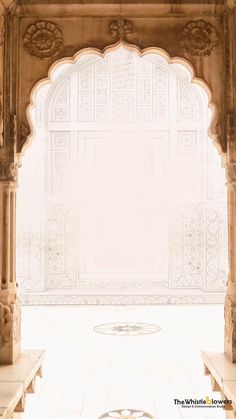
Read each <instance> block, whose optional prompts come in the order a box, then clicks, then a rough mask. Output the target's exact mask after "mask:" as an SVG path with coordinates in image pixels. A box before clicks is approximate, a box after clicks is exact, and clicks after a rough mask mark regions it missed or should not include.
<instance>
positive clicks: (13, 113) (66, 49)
mask: <svg viewBox="0 0 236 419" xmlns="http://www.w3.org/2000/svg"><path fill="white" fill-rule="evenodd" d="M21 3H22V2H20V1H19V4H18V5H17V6H13V7H12V8H11V10H8V11H7V12H6V13H5V15H3V16H2V17H1V19H0V48H1V53H2V54H3V53H4V47H5V53H4V57H5V59H4V60H3V63H4V68H2V72H1V79H0V157H1V165H0V179H1V180H9V181H12V182H15V181H16V180H17V172H18V165H19V158H20V160H21V156H22V155H23V154H24V150H25V148H26V147H27V145H28V144H29V141H30V138H31V137H32V136H33V132H32V129H33V127H32V126H30V119H29V117H28V109H29V107H30V106H29V105H30V103H32V102H33V101H34V93H35V92H36V91H37V87H38V86H39V85H40V84H41V83H42V81H43V80H45V82H47V80H48V77H50V76H51V72H50V69H52V68H54V69H55V68H56V66H57V64H60V63H61V62H63V61H64V60H69V61H70V60H71V59H70V58H68V57H73V56H74V55H75V54H77V53H78V51H83V52H84V53H86V49H87V48H89V47H90V48H95V49H97V50H100V51H103V50H104V49H105V48H106V47H107V46H108V45H112V44H117V43H119V42H121V41H122V42H125V43H126V44H131V45H135V46H137V47H138V48H139V49H140V51H143V50H145V49H146V48H151V47H155V48H159V49H160V50H163V51H166V53H167V54H168V55H169V56H170V57H172V58H174V57H181V61H182V63H184V61H186V63H189V66H190V67H192V70H193V73H194V75H195V79H198V81H199V83H201V82H204V83H203V84H204V85H205V86H209V97H210V99H209V102H211V103H212V108H213V119H212V121H211V127H210V136H211V137H212V139H213V141H214V143H215V144H216V146H217V148H218V150H219V151H220V152H221V153H222V155H225V153H226V152H227V141H228V142H229V141H231V156H232V161H231V160H230V161H228V172H227V173H228V177H229V178H230V181H231V178H234V177H236V176H235V172H236V171H235V169H234V167H235V166H234V154H235V152H234V145H232V143H233V141H232V137H233V136H234V133H235V132H234V131H235V116H234V100H235V99H234V98H233V97H232V96H233V94H232V84H231V80H232V79H233V75H232V68H231V67H232V60H231V50H230V42H229V38H230V22H231V20H232V15H233V11H232V10H229V8H228V7H227V8H225V7H226V6H225V5H223V4H220V2H217V4H214V5H209V4H205V5H203V4H202V5H200V7H199V8H196V7H194V5H189V4H188V5H180V6H179V9H176V11H174V10H171V8H170V9H168V11H167V12H166V13H161V12H158V10H157V8H158V7H159V8H160V5H158V4H157V8H156V9H155V8H154V9H155V10H151V9H150V8H148V7H147V8H146V9H145V7H143V8H142V9H140V10H139V13H138V17H137V13H136V9H135V8H136V6H135V5H134V7H133V8H132V7H130V8H127V11H126V12H125V11H124V12H122V15H121V16H117V10H118V9H117V7H115V5H113V6H112V7H111V9H110V11H109V12H106V13H105V14H104V13H103V12H104V10H105V9H104V10H103V12H101V10H102V9H99V7H97V5H95V6H94V10H93V13H91V11H90V9H89V7H88V8H87V9H86V8H85V9H84V10H83V12H81V10H82V9H80V8H76V7H77V6H76V5H74V6H73V8H69V7H67V6H65V7H63V9H64V15H63V16H62V15H61V13H60V12H59V10H58V8H55V9H53V8H50V7H49V6H47V5H46V4H39V5H38V6H37V8H36V7H35V6H34V5H32V4H30V1H26V2H24V3H25V4H24V5H23V6H21ZM144 3H145V2H144ZM192 6H193V7H192ZM191 7H192V9H191ZM72 9H73V11H72ZM124 10H125V8H124ZM180 12H181V16H180ZM158 13H159V15H158ZM160 14H162V16H160ZM114 16H115V17H114ZM83 52H82V53H83ZM176 60H177V59H176ZM190 63H191V64H190ZM3 73H5V76H4V77H2V74H3ZM230 87H231V88H230ZM213 104H214V105H213ZM230 139H231V140H230ZM231 163H232V164H231Z"/></svg>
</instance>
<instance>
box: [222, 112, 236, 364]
mask: <svg viewBox="0 0 236 419" xmlns="http://www.w3.org/2000/svg"><path fill="white" fill-rule="evenodd" d="M227 122H228V123H227V137H228V138H227V143H228V151H227V155H226V162H225V167H226V177H227V189H228V191H227V193H228V248H229V250H228V254H229V257H228V260H229V276H228V283H227V291H226V297H225V307H224V316H225V353H226V355H227V356H228V357H229V359H230V361H231V362H236V114H234V113H230V114H229V115H228V121H227Z"/></svg>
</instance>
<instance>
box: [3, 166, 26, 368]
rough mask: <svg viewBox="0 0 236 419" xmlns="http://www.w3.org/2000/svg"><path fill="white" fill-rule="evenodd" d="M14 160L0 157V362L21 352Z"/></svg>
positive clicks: (9, 359) (10, 360)
mask: <svg viewBox="0 0 236 419" xmlns="http://www.w3.org/2000/svg"><path fill="white" fill-rule="evenodd" d="M16 188H17V163H16V162H15V161H14V160H1V161H0V364H12V363H14V361H15V360H16V358H17V357H18V356H19V354H20V324H21V321H20V304H19V300H18V297H17V286H16V272H15V246H16V241H15V231H16V223H15V218H16Z"/></svg>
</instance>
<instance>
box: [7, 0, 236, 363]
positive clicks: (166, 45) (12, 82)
mask: <svg viewBox="0 0 236 419" xmlns="http://www.w3.org/2000/svg"><path fill="white" fill-rule="evenodd" d="M6 3H7V1H5V2H4V4H5V6H6ZM23 3H24V4H23ZM31 3H32V2H30V0H25V1H22V2H18V3H17V5H15V4H14V5H13V7H12V8H11V9H8V10H7V11H6V9H4V7H5V6H4V7H3V13H4V19H2V20H1V32H0V35H1V37H0V44H1V45H4V47H5V55H4V60H2V63H1V74H0V76H1V77H0V89H1V95H2V100H1V102H3V105H2V106H1V110H0V111H1V112H0V114H1V124H0V134H1V141H0V144H1V148H0V162H1V163H0V168H1V171H0V181H1V182H0V186H1V208H0V215H1V225H0V248H1V252H2V253H1V255H2V260H1V264H0V269H1V271H0V275H1V294H0V301H1V306H0V307H1V311H0V313H1V314H0V317H1V324H2V325H3V327H2V333H1V345H0V362H7V363H13V362H14V361H15V360H16V358H17V356H18V355H19V353H20V310H19V302H18V298H17V287H16V278H15V191H16V187H17V173H18V164H19V161H20V160H21V156H22V154H23V152H22V150H23V149H24V147H25V144H26V143H27V141H28V138H29V131H30V128H29V124H28V120H27V117H26V109H27V105H28V102H29V97H30V92H32V89H33V86H35V83H36V82H37V81H39V80H43V79H44V78H45V82H47V74H48V71H49V69H50V68H52V65H53V63H55V62H56V63H60V62H61V60H62V59H65V57H68V56H70V57H71V56H73V55H74V54H75V53H76V51H78V50H79V51H82V50H83V51H84V52H86V50H84V48H86V47H87V46H88V45H93V46H94V48H97V49H98V50H100V51H101V50H103V48H104V47H105V45H109V44H110V43H111V37H112V38H113V39H115V40H117V41H119V40H122V41H127V40H129V41H130V42H131V43H133V44H136V45H139V46H140V47H141V48H148V47H150V46H151V45H156V46H158V47H159V48H160V49H159V51H160V52H161V51H163V50H166V51H167V52H168V54H169V55H170V56H172V57H175V56H180V57H183V60H186V61H189V62H191V63H192V66H193V68H194V69H195V72H196V79H198V81H199V83H202V82H201V80H205V82H206V83H207V85H208V86H211V90H212V102H213V103H214V104H215V106H216V108H217V113H216V112H215V114H214V115H215V118H214V121H213V122H212V129H211V137H212V138H214V141H215V143H216V145H217V146H218V148H219V150H220V151H221V153H222V157H223V163H224V165H225V166H226V169H227V178H228V224H229V228H228V232H229V271H230V272H229V280H228V291H227V298H226V303H225V308H226V309H225V324H226V328H225V352H226V354H227V356H228V357H229V359H230V361H231V362H235V361H236V348H235V347H236V345H235V341H236V338H235V333H236V327H235V310H236V308H235V307H236V286H235V284H236V275H235V246H236V224H235V219H236V217H235V209H236V198H235V184H236V170H235V167H236V148H235V125H236V124H235V110H236V97H235V94H234V92H235V80H236V78H235V60H236V56H235V51H236V48H235V38H234V37H233V36H232V33H233V32H234V25H235V19H236V17H235V4H234V3H235V2H234V1H228V2H227V4H226V3H225V2H224V3H223V2H222V1H219V2H213V1H211V0H209V2H207V3H206V2H204V3H202V4H198V5H196V4H194V3H192V4H175V5H174V7H173V4H171V3H166V4H161V5H160V4H158V3H157V4H155V5H153V4H152V5H151V6H150V5H149V4H148V1H145V2H143V4H138V5H137V4H135V6H133V5H132V4H129V5H127V4H126V2H122V8H121V9H122V12H121V14H122V16H125V15H126V16H128V18H127V19H124V18H123V17H122V18H121V19H114V17H113V16H114V15H116V14H117V12H118V10H119V13H120V10H121V9H119V8H118V9H117V4H115V3H117V2H114V4H111V8H110V9H109V10H107V8H106V5H105V4H99V5H98V3H99V2H98V1H95V3H96V5H95V6H94V8H93V10H92V12H91V7H90V6H91V5H89V4H87V2H86V1H85V2H83V5H81V4H76V5H75V4H68V2H64V4H63V8H61V9H60V10H59V9H57V10H56V9H55V8H54V6H53V5H50V7H49V6H45V2H43V1H39V5H35V4H31ZM40 3H41V4H40ZM60 3H63V0H61V1H60ZM104 3H105V2H104ZM131 3H132V2H131ZM51 6H52V7H51ZM100 6H101V7H100ZM120 6H121V5H120ZM45 9H46V11H45ZM104 12H105V13H104ZM180 12H181V13H180ZM91 13H92V15H91ZM36 16H38V17H36ZM45 16H46V17H45ZM137 16H138V17H137ZM4 26H5V31H4ZM2 28H3V29H2ZM4 33H5V34H4ZM45 34H46V35H47V39H48V40H49V42H46V43H45V42H44V36H45ZM4 47H3V46H1V57H3V53H4ZM100 54H101V53H100ZM190 67H191V66H190ZM54 68H55V70H56V64H55V67H54ZM29 69H30V71H29ZM4 70H5V71H4ZM6 70H7V71H6ZM190 71H192V70H190ZM3 73H4V74H5V76H4V77H5V78H4V79H3ZM23 74H24V75H25V76H24V77H23V76H22V75H23ZM222 75H223V77H222ZM222 80H223V81H222ZM35 91H36V90H35ZM31 128H32V127H31Z"/></svg>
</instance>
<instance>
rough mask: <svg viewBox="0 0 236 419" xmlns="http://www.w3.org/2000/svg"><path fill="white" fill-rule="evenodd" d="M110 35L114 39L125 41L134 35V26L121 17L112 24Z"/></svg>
mask: <svg viewBox="0 0 236 419" xmlns="http://www.w3.org/2000/svg"><path fill="white" fill-rule="evenodd" d="M110 33H111V36H112V38H119V39H120V40H122V39H125V38H127V37H129V36H130V35H131V34H132V24H131V22H130V21H129V20H125V19H123V18H121V17H120V18H118V19H116V20H113V21H112V22H111V24H110Z"/></svg>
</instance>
